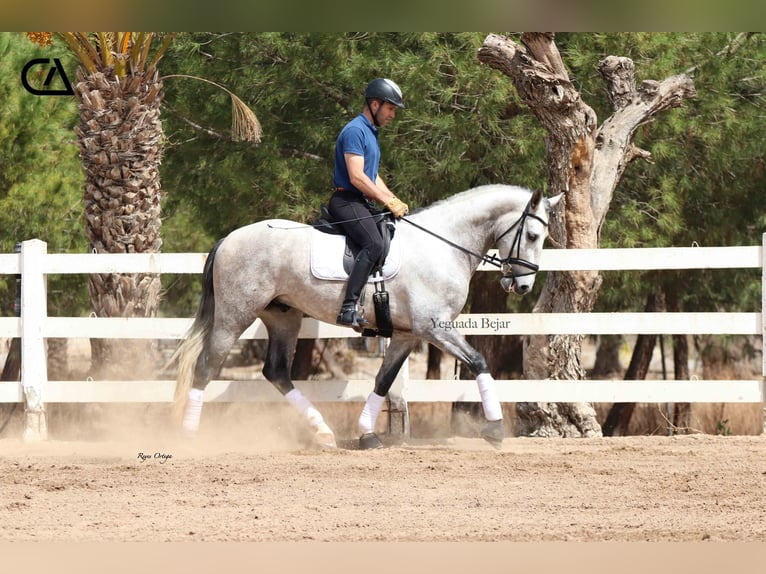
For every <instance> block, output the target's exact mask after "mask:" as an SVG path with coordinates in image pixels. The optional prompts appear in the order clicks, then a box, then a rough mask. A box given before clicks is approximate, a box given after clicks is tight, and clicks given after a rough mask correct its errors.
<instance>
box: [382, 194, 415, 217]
mask: <svg viewBox="0 0 766 574" xmlns="http://www.w3.org/2000/svg"><path fill="white" fill-rule="evenodd" d="M386 207H387V208H388V209H389V211H390V212H391V213H393V214H394V217H395V218H396V219H400V218H401V217H403V216H405V215H407V214H408V213H409V212H410V208H409V207H407V204H406V203H404V202H403V201H402V200H401V199H399V198H398V197H392V198H391V199H390V200H388V203H387V204H386Z"/></svg>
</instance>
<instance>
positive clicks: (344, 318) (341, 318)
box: [335, 307, 369, 328]
mask: <svg viewBox="0 0 766 574" xmlns="http://www.w3.org/2000/svg"><path fill="white" fill-rule="evenodd" d="M335 323H336V324H338V325H345V326H346V327H353V328H361V327H363V326H364V325H367V324H368V323H369V322H368V321H367V320H366V319H365V318H364V317H362V316H361V315H359V313H357V312H356V309H355V308H353V307H350V308H347V309H341V310H340V313H338V318H337V319H335Z"/></svg>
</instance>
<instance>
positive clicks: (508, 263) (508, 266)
mask: <svg viewBox="0 0 766 574" xmlns="http://www.w3.org/2000/svg"><path fill="white" fill-rule="evenodd" d="M531 204H532V202H531V201H530V202H529V203H527V206H526V207H525V208H524V212H523V213H522V214H521V216H519V218H518V219H517V220H516V221H515V222H514V223H513V224H512V225H511V226H510V227H509V228H508V229H506V230H505V231H503V232H502V233H501V234H500V235H499V236H498V237H497V239H495V243H497V242H498V241H500V240H501V239H502V238H503V237H505V236H506V235H508V234H509V233H510V232H511V231H513V230H514V229H516V235H515V236H514V238H513V243H512V244H511V248H510V250H509V251H508V257H503V258H502V259H501V258H500V257H497V256H495V255H491V256H490V255H481V254H479V253H476V252H474V251H471V250H470V249H466V248H465V247H463V246H462V245H458V244H457V243H454V242H453V241H450V240H449V239H447V238H446V237H442V236H441V235H439V234H438V233H434V232H433V231H431V230H430V229H426V228H425V227H423V226H421V225H418V224H417V223H415V222H414V221H412V220H410V219H407V218H406V217H402V220H403V221H406V222H407V223H409V224H410V225H412V226H413V227H416V228H418V229H420V230H421V231H424V232H426V233H428V234H429V235H432V236H434V237H436V238H437V239H440V240H442V241H444V243H446V244H447V245H450V246H452V247H454V248H455V249H457V250H458V251H462V252H463V253H466V254H468V255H471V256H473V257H476V258H477V259H479V260H480V261H483V262H484V263H488V264H490V265H494V266H495V267H497V268H498V269H500V271H501V272H502V274H503V276H504V277H507V276H508V275H510V276H511V277H525V276H526V275H534V274H535V273H537V271H538V270H539V269H540V266H539V265H536V264H534V263H532V262H531V261H527V260H526V259H522V258H521V237H522V233H524V224H525V223H526V221H527V217H531V218H532V219H536V220H537V221H539V222H540V223H542V224H543V225H544V226H545V227H548V222H547V221H545V220H544V219H543V218H542V217H539V216H537V215H535V214H534V213H532V212H531V211H530V207H531ZM514 249H515V250H516V255H515V256H514V255H513V251H514ZM513 265H520V266H521V267H526V268H527V269H529V271H528V272H526V273H520V274H518V275H517V274H514V272H513Z"/></svg>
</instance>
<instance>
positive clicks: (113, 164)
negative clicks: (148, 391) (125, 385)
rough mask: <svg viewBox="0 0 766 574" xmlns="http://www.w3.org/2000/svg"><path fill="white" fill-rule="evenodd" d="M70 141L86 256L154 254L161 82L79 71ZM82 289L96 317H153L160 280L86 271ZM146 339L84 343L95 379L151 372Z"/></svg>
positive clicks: (157, 239)
mask: <svg viewBox="0 0 766 574" xmlns="http://www.w3.org/2000/svg"><path fill="white" fill-rule="evenodd" d="M77 79H78V81H77V85H76V89H75V92H76V96H77V98H78V101H79V104H80V110H79V111H80V124H79V126H78V128H77V143H78V147H79V149H80V155H81V158H82V161H83V167H84V169H85V191H84V194H83V203H84V208H85V227H86V233H87V236H88V248H89V250H90V251H91V252H93V253H157V252H159V251H160V248H161V246H162V239H161V237H160V226H161V218H160V197H161V193H160V174H159V164H160V160H161V155H162V140H163V130H162V123H161V120H160V102H161V100H162V95H163V91H162V82H161V81H160V80H159V78H158V75H157V71H156V69H152V70H151V71H150V72H149V73H148V74H145V73H136V74H133V75H128V76H125V77H123V78H118V77H115V76H114V75H111V74H110V75H108V74H104V73H102V72H96V73H94V74H90V75H88V76H85V75H84V74H83V72H82V70H78V77H77ZM88 290H89V293H90V297H91V303H92V306H93V311H94V312H95V314H96V315H97V316H98V317H155V316H156V315H157V307H158V303H159V294H160V278H159V276H158V275H151V274H93V275H91V276H90V278H89V282H88ZM150 349H151V345H150V342H149V341H136V342H133V341H130V342H128V341H113V340H103V339H101V340H97V339H94V340H91V357H92V364H91V371H92V375H93V376H96V377H105V376H110V377H114V378H133V377H138V378H141V377H144V376H146V375H148V374H149V373H151V371H152V370H153V367H154V361H153V360H152V359H151V356H152V354H151V353H150Z"/></svg>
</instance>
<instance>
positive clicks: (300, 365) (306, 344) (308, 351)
mask: <svg viewBox="0 0 766 574" xmlns="http://www.w3.org/2000/svg"><path fill="white" fill-rule="evenodd" d="M315 344H316V339H298V344H297V345H296V346H295V358H294V359H293V368H292V371H291V372H290V378H292V379H293V380H295V381H305V380H307V379H308V378H309V377H310V376H311V375H313V374H314V371H315V369H314V345H315Z"/></svg>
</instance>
